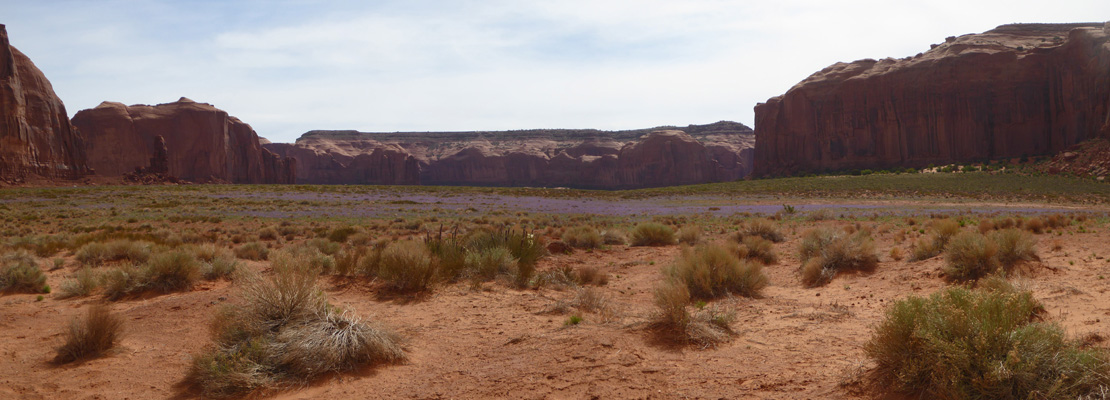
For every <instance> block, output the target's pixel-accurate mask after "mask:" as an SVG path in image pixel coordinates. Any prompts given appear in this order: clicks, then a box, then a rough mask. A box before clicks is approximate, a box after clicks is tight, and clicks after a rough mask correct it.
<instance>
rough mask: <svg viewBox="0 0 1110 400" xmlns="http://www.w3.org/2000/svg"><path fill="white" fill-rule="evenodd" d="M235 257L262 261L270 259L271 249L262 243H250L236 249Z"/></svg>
mask: <svg viewBox="0 0 1110 400" xmlns="http://www.w3.org/2000/svg"><path fill="white" fill-rule="evenodd" d="M235 257H238V258H242V259H244V260H252V261H262V260H265V259H268V258H270V249H267V248H266V245H264V244H262V242H250V243H247V244H244V245H242V246H239V247H236V248H235Z"/></svg>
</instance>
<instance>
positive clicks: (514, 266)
mask: <svg viewBox="0 0 1110 400" xmlns="http://www.w3.org/2000/svg"><path fill="white" fill-rule="evenodd" d="M428 243H429V247H430V248H436V249H437V250H436V251H437V252H439V253H442V254H445V255H447V258H440V261H441V264H443V261H444V260H448V263H450V264H453V263H454V262H455V260H457V259H455V258H453V257H458V256H459V255H460V254H462V261H463V264H462V265H463V268H462V269H460V270H458V271H454V273H452V274H450V276H449V277H451V278H458V277H462V276H468V277H479V278H484V279H492V278H493V277H496V276H497V275H500V274H505V275H509V276H510V277H511V278H512V280H513V282H514V283H515V284H516V285H517V286H519V287H525V286H528V285H529V284H530V283H531V282H532V278H533V277H534V276H535V273H536V263H537V262H539V259H540V258H542V257H544V256H546V255H547V248H546V246H545V244H544V242H543V240H542V239H541V238H539V237H537V236H535V235H533V234H530V233H525V232H524V231H519V232H518V231H513V230H502V231H497V232H490V231H480V232H478V233H476V234H474V235H472V236H471V237H470V238H468V239H467V240H466V241H454V239H436V240H433V241H429V242H428ZM505 251H507V255H506V253H505ZM480 259H485V260H487V261H489V262H487V263H477V262H471V261H468V260H472V261H477V260H480ZM494 261H497V262H494ZM491 265H492V266H494V267H496V268H493V267H490V266H491ZM476 266H480V267H482V269H481V270H478V269H475V268H474V267H476Z"/></svg>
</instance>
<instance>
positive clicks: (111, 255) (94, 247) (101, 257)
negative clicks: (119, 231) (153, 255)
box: [75, 239, 151, 266]
mask: <svg viewBox="0 0 1110 400" xmlns="http://www.w3.org/2000/svg"><path fill="white" fill-rule="evenodd" d="M150 246H151V244H150V243H148V242H141V241H131V240H125V239H117V240H112V241H108V242H105V243H101V242H93V243H88V244H85V245H84V246H81V248H79V249H77V252H76V253H75V258H76V259H77V261H78V262H80V263H82V264H85V265H90V266H98V265H102V264H104V263H108V262H117V261H127V262H131V263H137V264H141V263H145V262H146V261H147V260H148V259H150Z"/></svg>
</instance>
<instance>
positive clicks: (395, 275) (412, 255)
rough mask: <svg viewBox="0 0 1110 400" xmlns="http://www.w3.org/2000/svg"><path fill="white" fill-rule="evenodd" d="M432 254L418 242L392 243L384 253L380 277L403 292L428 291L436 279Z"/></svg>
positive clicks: (379, 267) (380, 265)
mask: <svg viewBox="0 0 1110 400" xmlns="http://www.w3.org/2000/svg"><path fill="white" fill-rule="evenodd" d="M435 267H436V264H435V263H433V262H432V255H431V252H429V251H428V248H427V247H426V246H424V243H422V242H418V241H411V240H410V241H404V242H396V243H391V244H390V245H389V246H387V247H386V248H385V250H383V251H382V255H381V261H380V264H379V266H378V277H380V278H382V279H384V280H385V281H386V282H387V283H388V284H389V285H390V286H392V287H393V288H394V289H397V290H399V291H403V292H410V291H421V290H425V289H428V287H429V286H431V284H432V282H433V281H434V280H435V277H436V268H435Z"/></svg>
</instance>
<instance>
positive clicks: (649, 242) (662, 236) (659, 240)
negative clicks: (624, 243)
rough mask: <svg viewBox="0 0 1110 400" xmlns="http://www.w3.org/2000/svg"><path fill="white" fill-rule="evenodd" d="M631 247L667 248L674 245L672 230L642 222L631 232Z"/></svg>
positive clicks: (656, 224)
mask: <svg viewBox="0 0 1110 400" xmlns="http://www.w3.org/2000/svg"><path fill="white" fill-rule="evenodd" d="M631 243H632V245H633V246H669V245H672V244H675V235H674V229H671V227H669V226H667V225H663V224H660V223H658V222H644V223H642V224H639V225H636V228H635V229H633V230H632V238H631Z"/></svg>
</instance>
